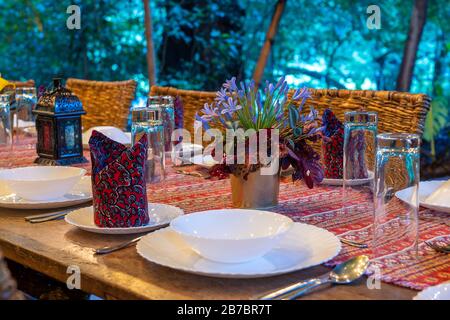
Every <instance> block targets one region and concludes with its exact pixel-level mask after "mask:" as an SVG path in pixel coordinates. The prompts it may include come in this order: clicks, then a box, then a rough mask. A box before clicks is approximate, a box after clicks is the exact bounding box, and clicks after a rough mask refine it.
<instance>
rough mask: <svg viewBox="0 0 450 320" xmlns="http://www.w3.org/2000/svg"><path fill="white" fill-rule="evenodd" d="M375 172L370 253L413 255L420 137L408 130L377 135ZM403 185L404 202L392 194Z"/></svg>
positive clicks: (415, 235)
mask: <svg viewBox="0 0 450 320" xmlns="http://www.w3.org/2000/svg"><path fill="white" fill-rule="evenodd" d="M376 163H377V169H376V173H375V183H376V187H375V197H374V199H375V219H374V226H373V229H374V242H373V248H374V254H375V256H385V255H388V254H390V253H394V252H399V251H403V252H404V253H405V254H404V255H402V256H404V257H406V258H407V257H416V256H417V250H418V207H419V180H420V137H419V135H417V134H409V133H384V134H379V135H378V136H377V152H376ZM403 189H407V190H405V191H407V192H406V193H407V198H408V201H407V202H403V201H401V200H399V199H398V198H397V197H395V193H396V192H397V191H400V190H403ZM407 259H408V258H407Z"/></svg>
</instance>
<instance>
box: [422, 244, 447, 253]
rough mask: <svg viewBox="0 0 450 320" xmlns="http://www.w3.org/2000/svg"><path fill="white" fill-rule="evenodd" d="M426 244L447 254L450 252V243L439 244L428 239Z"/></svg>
mask: <svg viewBox="0 0 450 320" xmlns="http://www.w3.org/2000/svg"><path fill="white" fill-rule="evenodd" d="M425 244H426V245H427V246H429V247H430V248H431V249H433V250H435V251H437V252H440V253H446V254H448V253H450V244H445V245H439V244H436V243H432V242H428V241H425Z"/></svg>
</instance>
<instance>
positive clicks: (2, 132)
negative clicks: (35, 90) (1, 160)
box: [0, 94, 12, 148]
mask: <svg viewBox="0 0 450 320" xmlns="http://www.w3.org/2000/svg"><path fill="white" fill-rule="evenodd" d="M9 102H10V95H9V94H0V148H1V147H9V146H12V127H11V109H10V105H9Z"/></svg>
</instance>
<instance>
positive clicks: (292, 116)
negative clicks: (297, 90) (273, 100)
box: [289, 106, 298, 129]
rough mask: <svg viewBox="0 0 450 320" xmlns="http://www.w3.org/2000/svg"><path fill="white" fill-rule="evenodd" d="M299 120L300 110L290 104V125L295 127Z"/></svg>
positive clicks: (292, 127)
mask: <svg viewBox="0 0 450 320" xmlns="http://www.w3.org/2000/svg"><path fill="white" fill-rule="evenodd" d="M297 121H298V110H297V108H295V107H293V106H289V126H290V127H291V129H295V128H296V125H297Z"/></svg>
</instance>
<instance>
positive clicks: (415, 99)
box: [291, 89, 431, 189]
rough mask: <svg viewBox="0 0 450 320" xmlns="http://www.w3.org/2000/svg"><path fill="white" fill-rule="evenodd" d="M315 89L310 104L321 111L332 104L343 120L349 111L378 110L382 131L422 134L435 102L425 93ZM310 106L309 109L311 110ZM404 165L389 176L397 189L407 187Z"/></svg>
mask: <svg viewBox="0 0 450 320" xmlns="http://www.w3.org/2000/svg"><path fill="white" fill-rule="evenodd" d="M311 93H312V98H311V99H309V100H308V102H307V105H311V106H313V107H314V108H315V109H316V110H318V111H319V114H320V115H321V114H322V113H323V111H324V110H325V109H326V108H331V110H332V111H333V112H334V113H335V115H336V116H337V117H338V118H339V119H340V120H341V121H343V120H344V113H345V112H347V111H359V110H364V111H376V112H377V113H378V132H379V133H384V132H390V133H402V132H406V133H417V134H420V135H422V133H423V130H424V125H425V117H426V115H427V112H428V110H429V108H430V102H431V98H430V97H428V96H427V95H425V94H412V93H407V92H396V91H371V90H336V89H313V90H311ZM291 94H292V93H291ZM307 109H308V108H306V110H305V112H308V110H307ZM367 147H368V148H369V149H371V148H374V147H375V146H372V145H370V144H369V145H368V146H367ZM314 149H316V150H317V151H320V150H321V142H320V141H319V142H318V143H316V144H315V145H314ZM369 154H373V153H371V152H370V153H369ZM369 163H374V159H369ZM402 165H403V164H401V163H397V164H393V166H394V167H393V170H394V171H393V172H398V174H395V173H393V174H390V175H389V176H388V177H387V181H388V184H389V185H390V186H391V187H394V188H396V189H399V188H403V187H407V181H406V176H405V175H403V174H401V173H402V172H405V168H402V167H401V166H402Z"/></svg>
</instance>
